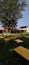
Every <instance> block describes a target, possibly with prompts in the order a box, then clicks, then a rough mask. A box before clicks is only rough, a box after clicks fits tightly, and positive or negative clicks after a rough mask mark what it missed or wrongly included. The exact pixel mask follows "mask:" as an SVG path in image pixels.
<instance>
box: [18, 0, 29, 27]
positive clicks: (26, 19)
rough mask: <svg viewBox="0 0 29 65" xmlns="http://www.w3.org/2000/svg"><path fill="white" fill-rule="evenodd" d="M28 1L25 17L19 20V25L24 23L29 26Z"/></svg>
mask: <svg viewBox="0 0 29 65" xmlns="http://www.w3.org/2000/svg"><path fill="white" fill-rule="evenodd" d="M26 2H27V7H26V8H25V11H24V12H23V18H21V19H19V20H18V23H17V27H19V26H24V25H26V26H29V0H26Z"/></svg>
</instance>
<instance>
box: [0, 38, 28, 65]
mask: <svg viewBox="0 0 29 65" xmlns="http://www.w3.org/2000/svg"><path fill="white" fill-rule="evenodd" d="M21 44H22V43H19V44H18V43H16V42H15V41H14V40H13V39H11V40H10V41H8V42H6V41H5V40H3V39H0V64H1V65H24V64H23V62H24V60H22V57H21V56H18V55H17V54H16V53H15V52H14V51H13V50H12V49H13V48H15V47H18V46H19V45H21ZM21 61H22V62H21ZM26 62H27V61H26ZM21 63H22V64H21ZM26 65H27V64H26Z"/></svg>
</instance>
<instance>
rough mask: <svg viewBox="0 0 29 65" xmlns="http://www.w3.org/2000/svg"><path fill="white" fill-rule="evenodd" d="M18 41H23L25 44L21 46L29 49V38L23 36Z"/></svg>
mask: <svg viewBox="0 0 29 65" xmlns="http://www.w3.org/2000/svg"><path fill="white" fill-rule="evenodd" d="M16 39H20V40H23V41H24V42H22V43H21V46H23V47H25V48H27V49H29V38H27V37H25V36H22V37H18V38H16Z"/></svg>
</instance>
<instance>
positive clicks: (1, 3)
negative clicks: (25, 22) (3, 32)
mask: <svg viewBox="0 0 29 65" xmlns="http://www.w3.org/2000/svg"><path fill="white" fill-rule="evenodd" d="M25 7H26V2H25V1H24V0H0V19H1V20H2V23H3V24H4V26H5V27H6V26H8V27H10V28H11V27H12V28H13V27H14V28H15V27H16V26H17V22H16V21H17V20H18V19H19V18H22V11H24V9H25Z"/></svg>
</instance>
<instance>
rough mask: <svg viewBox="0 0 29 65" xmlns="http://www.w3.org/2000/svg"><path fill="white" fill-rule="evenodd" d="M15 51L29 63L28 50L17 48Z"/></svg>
mask: <svg viewBox="0 0 29 65" xmlns="http://www.w3.org/2000/svg"><path fill="white" fill-rule="evenodd" d="M14 51H15V52H17V53H18V54H19V55H21V56H22V57H24V58H25V59H26V60H28V61H29V50H28V49H26V48H24V47H22V46H19V47H17V48H15V49H14Z"/></svg>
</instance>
